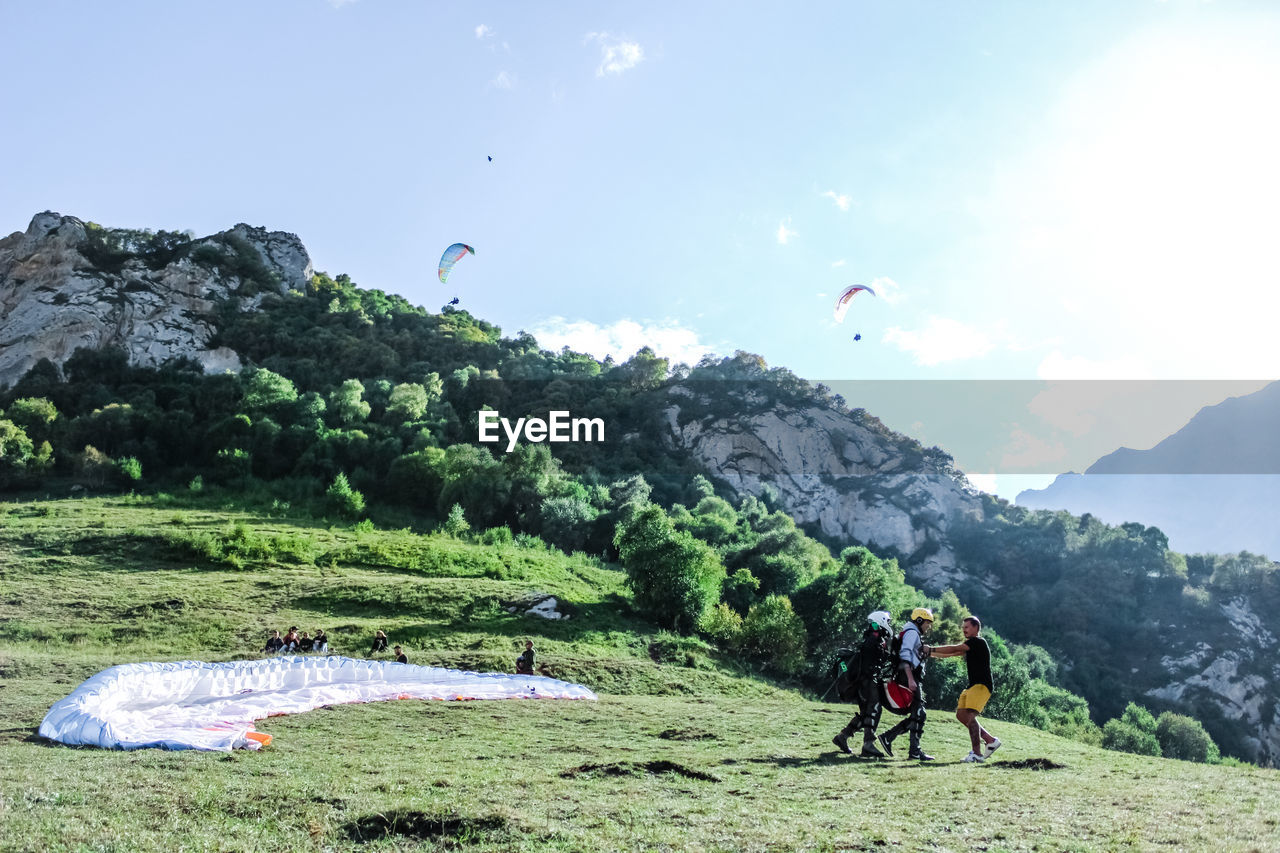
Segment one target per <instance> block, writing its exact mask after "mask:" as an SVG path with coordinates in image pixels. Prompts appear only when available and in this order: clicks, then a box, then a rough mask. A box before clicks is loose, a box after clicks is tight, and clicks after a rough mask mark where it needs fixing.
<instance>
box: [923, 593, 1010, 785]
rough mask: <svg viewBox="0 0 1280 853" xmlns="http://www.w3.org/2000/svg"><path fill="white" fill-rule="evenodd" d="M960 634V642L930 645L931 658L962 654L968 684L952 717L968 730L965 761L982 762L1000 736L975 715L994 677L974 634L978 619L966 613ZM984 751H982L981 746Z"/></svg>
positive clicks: (988, 698) (986, 648)
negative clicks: (988, 729)
mask: <svg viewBox="0 0 1280 853" xmlns="http://www.w3.org/2000/svg"><path fill="white" fill-rule="evenodd" d="M960 630H961V631H962V632H963V633H964V642H963V643H957V644H956V645H954V646H934V647H933V649H932V652H931V657H935V658H950V657H959V656H962V655H963V656H964V662H965V666H966V667H967V668H968V670H969V687H968V688H967V689H966V690H965V691H964V692H963V693H961V694H960V701H959V702H958V703H956V704H957V707H956V719H957V720H959V721H960V722H961V723H963V724H964V726H965V728H967V729H968V730H969V744H970V746H972V747H973V748H972V749H970V750H969V754H968V755H966V756H965V757H964V760H965V761H967V762H975V761H985V760H987V759H988V758H990V757H991V753H993V752H995V751H996V750H997V749H999V748H1000V738H998V737H996V736H995V735H993V734H992V733H991V732H989V731H987V730H986V729H984V728H983V727H982V724H981V723H979V722H978V715H979V714H981V713H982V709H983V708H985V707H987V702H989V701H991V695H992V694H993V693H995V692H996V684H995V679H994V678H992V676H991V648H990V647H989V646H988V645H987V641H986V640H984V639H983V638H982V637H980V636H978V634H979V633H980V632H981V631H982V622H981V621H980V620H979V619H978V617H977V616H968V617H966V618H965V620H964V621H963V622H962V623H961V624H960ZM984 745H985V747H986V752H985V753H984V752H983V747H984Z"/></svg>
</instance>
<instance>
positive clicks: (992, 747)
mask: <svg viewBox="0 0 1280 853" xmlns="http://www.w3.org/2000/svg"><path fill="white" fill-rule="evenodd" d="M999 748H1000V738H996V739H995V740H993V741H991V743H989V744H987V755H986V757H987V758H990V757H991V753H993V752H995V751H996V750H997V749H999Z"/></svg>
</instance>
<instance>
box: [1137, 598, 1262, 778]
mask: <svg viewBox="0 0 1280 853" xmlns="http://www.w3.org/2000/svg"><path fill="white" fill-rule="evenodd" d="M1219 609H1220V611H1221V613H1222V616H1223V619H1224V623H1223V626H1222V627H1223V630H1222V631H1220V632H1214V634H1211V633H1210V632H1206V631H1201V632H1197V633H1195V634H1193V635H1192V636H1195V637H1196V639H1195V640H1194V641H1184V642H1187V644H1188V649H1187V651H1186V652H1185V653H1184V654H1181V655H1178V656H1174V655H1166V656H1165V657H1163V658H1162V659H1161V661H1160V668H1161V670H1162V673H1163V676H1162V680H1163V678H1168V679H1169V681H1168V683H1166V684H1164V685H1162V686H1160V687H1155V688H1152V689H1150V690H1148V691H1147V693H1146V695H1148V696H1150V697H1152V698H1153V699H1160V700H1164V701H1167V702H1173V703H1176V704H1177V705H1178V706H1180V707H1184V708H1187V709H1188V710H1187V713H1189V714H1191V715H1192V716H1199V714H1198V713H1197V710H1198V709H1201V708H1204V707H1215V708H1217V709H1218V710H1219V711H1221V712H1222V714H1223V716H1225V717H1226V718H1227V719H1229V720H1232V721H1233V724H1234V725H1235V726H1236V727H1237V731H1238V732H1240V733H1241V738H1242V740H1243V741H1244V743H1245V744H1246V746H1247V748H1248V750H1249V752H1250V757H1251V758H1252V759H1253V760H1254V761H1257V762H1258V763H1260V764H1263V765H1267V766H1271V767H1274V766H1276V765H1277V764H1280V708H1277V703H1276V687H1275V685H1277V684H1280V663H1276V662H1275V661H1276V650H1277V641H1276V636H1275V634H1273V633H1271V631H1269V630H1267V628H1266V627H1265V623H1264V621H1263V620H1262V619H1261V618H1260V617H1259V616H1258V614H1257V613H1256V612H1255V611H1254V610H1253V608H1252V606H1251V605H1250V603H1249V601H1248V600H1247V599H1245V598H1243V597H1237V598H1234V599H1232V600H1231V601H1229V602H1227V603H1226V604H1223V605H1221V606H1220V608H1219ZM1183 635H1184V636H1186V635H1185V633H1184V634H1183ZM1205 636H1209V637H1210V639H1211V640H1212V644H1211V643H1209V642H1205V640H1204V639H1203V638H1204V637H1205Z"/></svg>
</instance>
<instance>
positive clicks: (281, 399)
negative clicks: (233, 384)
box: [240, 367, 298, 414]
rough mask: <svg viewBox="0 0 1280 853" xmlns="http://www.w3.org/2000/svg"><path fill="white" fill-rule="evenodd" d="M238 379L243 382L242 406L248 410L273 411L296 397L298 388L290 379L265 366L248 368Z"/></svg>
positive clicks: (253, 411) (256, 411) (292, 401)
mask: <svg viewBox="0 0 1280 853" xmlns="http://www.w3.org/2000/svg"><path fill="white" fill-rule="evenodd" d="M246 374H247V375H246ZM240 379H241V381H242V382H243V383H244V407H245V410H246V411H248V412H251V413H255V414H256V413H261V412H274V411H276V410H278V409H280V408H281V407H283V406H287V405H290V404H292V403H294V402H296V401H297V399H298V389H297V388H295V387H294V385H293V382H292V381H290V380H289V379H287V378H286V377H284V376H281V375H280V374H278V373H273V372H272V371H270V370H267V369H265V368H261V367H259V368H250V369H249V370H246V371H245V372H244V373H243V374H241V376H240Z"/></svg>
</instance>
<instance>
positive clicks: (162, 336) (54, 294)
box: [0, 211, 313, 386]
mask: <svg viewBox="0 0 1280 853" xmlns="http://www.w3.org/2000/svg"><path fill="white" fill-rule="evenodd" d="M91 248H92V247H91V240H90V233H89V226H86V224H85V223H84V222H82V221H81V220H79V219H77V218H75V217H74V216H63V215H61V214H58V213H53V212H51V211H46V212H44V213H40V214H37V215H36V216H35V217H34V218H33V219H32V220H31V224H30V225H29V226H28V227H27V230H26V231H25V232H15V233H13V234H11V235H9V236H8V237H6V238H4V239H0V386H5V385H12V384H13V383H14V382H16V381H17V380H18V379H20V378H21V377H22V375H23V374H24V373H26V372H27V371H28V370H29V369H30V368H31V367H32V366H33V365H35V364H36V362H38V361H39V360H40V359H42V358H47V359H49V360H50V361H52V362H53V363H54V364H57V365H59V366H61V365H62V364H63V363H64V362H65V361H66V360H67V358H69V357H70V356H71V354H72V353H73V352H75V350H76V349H77V348H78V347H88V348H91V349H101V348H103V347H107V346H117V347H120V348H122V349H123V350H124V351H125V352H126V353H128V356H129V361H130V363H131V364H135V365H139V366H144V367H154V366H158V365H160V364H163V363H164V362H165V361H168V360H169V359H172V358H175V357H178V356H188V357H191V358H194V359H196V360H197V361H199V362H200V363H201V364H202V365H203V366H204V368H205V370H206V371H208V372H221V371H224V370H231V371H239V369H240V359H239V358H238V357H237V356H236V354H235V353H234V352H233V351H231V350H229V349H226V348H213V349H211V348H209V346H208V344H209V341H210V339H211V337H212V335H213V326H212V325H211V323H210V321H209V319H208V316H209V312H210V310H211V309H212V308H213V305H214V303H215V302H216V301H218V300H220V299H225V298H226V297H228V296H231V295H243V292H244V290H245V287H244V286H245V283H246V280H245V278H243V277H242V276H241V275H240V274H236V273H227V272H225V271H224V270H227V269H243V268H244V265H245V257H244V256H246V255H249V257H250V260H252V258H253V257H254V256H256V258H257V259H258V260H259V261H260V262H261V269H260V270H259V272H260V275H259V278H262V277H264V276H265V278H266V279H267V281H268V283H269V285H270V286H272V287H274V288H276V289H279V290H280V291H281V292H283V291H284V290H287V289H289V288H294V289H302V288H305V287H306V283H307V281H308V280H309V279H310V278H311V275H312V272H313V271H312V267H311V260H310V258H309V257H308V255H307V250H306V248H305V247H304V246H303V245H302V242H301V241H300V240H299V239H298V238H297V237H296V236H295V235H293V234H285V233H281V232H269V231H266V230H265V229H262V228H253V227H250V226H248V225H243V224H241V225H237V226H235V227H234V228H232V229H230V230H229V231H224V232H221V233H220V234H215V235H213V236H210V237H205V238H203V239H201V240H196V241H194V242H193V244H192V245H191V246H190V247H189V249H190V250H189V251H185V252H181V253H179V254H178V256H176V257H175V259H174V260H172V261H170V262H169V263H167V264H165V265H164V266H161V267H160V268H158V269H153V268H152V267H151V266H149V265H148V264H147V263H144V262H143V261H142V260H140V259H137V258H132V259H126V260H125V261H124V262H123V263H121V264H120V265H119V268H118V269H113V268H103V266H102V265H98V264H95V263H94V262H93V261H91V260H90V258H89V257H87V255H91V254H92V251H91ZM250 253H251V254H250ZM219 259H222V260H226V261H228V262H230V261H232V260H238V261H239V266H238V267H237V266H235V265H233V264H231V263H226V264H219V263H216V261H217V260H219ZM257 283H258V284H259V286H261V284H262V282H261V281H258V282H257ZM253 304H255V303H252V302H248V303H247V305H245V307H249V306H252V305H253Z"/></svg>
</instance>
